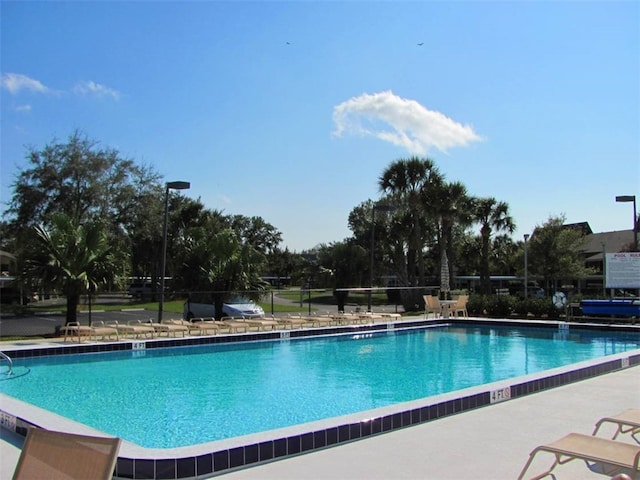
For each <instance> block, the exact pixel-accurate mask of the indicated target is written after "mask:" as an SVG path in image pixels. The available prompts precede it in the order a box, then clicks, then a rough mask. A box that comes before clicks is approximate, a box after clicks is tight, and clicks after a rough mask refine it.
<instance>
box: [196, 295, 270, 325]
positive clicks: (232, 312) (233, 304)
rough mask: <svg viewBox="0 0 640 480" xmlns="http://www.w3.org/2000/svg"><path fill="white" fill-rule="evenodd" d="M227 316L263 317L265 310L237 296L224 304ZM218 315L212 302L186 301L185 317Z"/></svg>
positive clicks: (224, 311) (223, 312)
mask: <svg viewBox="0 0 640 480" xmlns="http://www.w3.org/2000/svg"><path fill="white" fill-rule="evenodd" d="M222 314H223V315H224V316H225V317H236V318H241V317H244V318H263V317H264V310H263V309H262V307H261V306H260V305H257V304H256V303H254V302H253V301H251V300H249V299H248V298H244V297H237V298H234V299H232V300H229V301H228V302H227V303H224V304H223V305H222ZM215 316H216V307H215V305H213V304H211V303H196V302H189V301H187V302H185V304H184V318H185V319H186V320H191V319H192V318H212V317H215Z"/></svg>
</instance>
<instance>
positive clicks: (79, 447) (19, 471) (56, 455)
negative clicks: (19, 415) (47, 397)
mask: <svg viewBox="0 0 640 480" xmlns="http://www.w3.org/2000/svg"><path fill="white" fill-rule="evenodd" d="M119 449H120V439H119V438H102V437H90V436H87V435H76V434H72V433H63V432H53V431H50V430H43V429H41V428H30V429H29V431H28V432H27V438H26V440H25V441H24V445H23V446H22V452H21V453H20V458H19V459H18V464H17V465H16V469H15V471H14V474H13V480H23V479H24V480H32V479H37V478H43V479H44V478H46V479H47V480H63V479H64V480H73V479H78V480H86V479H89V478H90V479H95V480H102V479H104V480H107V479H111V478H112V477H113V470H114V469H115V466H116V461H117V459H118V450H119Z"/></svg>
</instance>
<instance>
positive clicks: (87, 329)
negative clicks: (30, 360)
mask: <svg viewBox="0 0 640 480" xmlns="http://www.w3.org/2000/svg"><path fill="white" fill-rule="evenodd" d="M399 318H400V314H399V313H372V312H352V313H345V312H339V313H330V312H327V313H326V314H317V313H315V314H312V315H302V314H296V315H292V314H289V315H287V316H286V317H275V316H272V317H270V318H234V317H223V318H222V319H221V320H215V319H214V318H195V319H192V320H191V321H188V320H181V319H179V320H163V321H162V322H159V323H156V322H141V321H140V320H135V321H130V322H128V323H126V324H123V323H119V322H117V321H115V320H113V321H107V322H103V321H94V322H93V323H92V325H90V326H89V325H80V323H79V322H70V323H69V324H67V325H65V326H64V327H62V328H61V332H62V333H63V334H64V341H65V342H67V340H69V339H71V340H77V341H78V343H80V341H81V339H82V338H88V339H89V340H90V341H98V340H107V339H110V338H111V339H112V338H115V339H116V340H120V337H125V338H135V339H140V338H155V336H158V335H165V336H173V337H177V336H183V337H184V336H187V335H215V334H219V333H246V332H249V331H256V330H257V331H268V330H280V329H295V328H312V327H328V326H340V325H357V324H366V323H373V322H375V321H386V322H388V321H394V320H398V319H399Z"/></svg>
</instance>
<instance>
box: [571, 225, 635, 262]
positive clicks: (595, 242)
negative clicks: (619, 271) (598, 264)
mask: <svg viewBox="0 0 640 480" xmlns="http://www.w3.org/2000/svg"><path fill="white" fill-rule="evenodd" d="M632 243H633V230H632V229H629V230H615V231H613V232H601V233H592V234H590V235H586V236H585V243H584V248H583V254H584V256H585V259H586V261H587V262H594V261H602V252H603V251H604V252H605V253H617V252H620V251H622V250H624V249H625V248H626V247H628V246H629V245H630V244H632Z"/></svg>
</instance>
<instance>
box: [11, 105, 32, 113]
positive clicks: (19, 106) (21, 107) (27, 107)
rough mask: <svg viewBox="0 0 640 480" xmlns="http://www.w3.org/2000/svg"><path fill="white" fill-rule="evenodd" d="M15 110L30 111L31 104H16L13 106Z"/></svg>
mask: <svg viewBox="0 0 640 480" xmlns="http://www.w3.org/2000/svg"><path fill="white" fill-rule="evenodd" d="M13 109H14V110H15V111H16V112H20V113H29V112H30V111H31V105H17V106H15V107H13Z"/></svg>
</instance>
